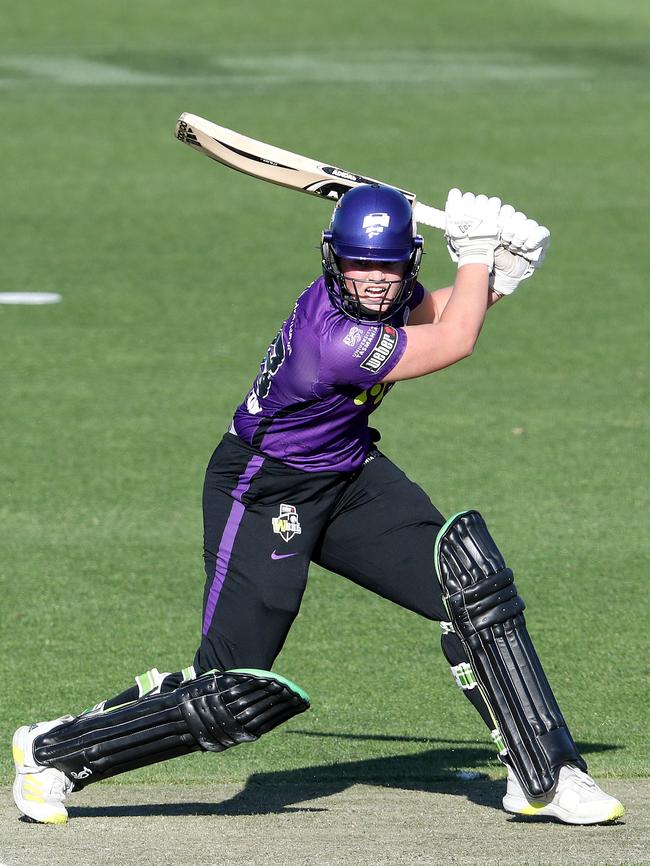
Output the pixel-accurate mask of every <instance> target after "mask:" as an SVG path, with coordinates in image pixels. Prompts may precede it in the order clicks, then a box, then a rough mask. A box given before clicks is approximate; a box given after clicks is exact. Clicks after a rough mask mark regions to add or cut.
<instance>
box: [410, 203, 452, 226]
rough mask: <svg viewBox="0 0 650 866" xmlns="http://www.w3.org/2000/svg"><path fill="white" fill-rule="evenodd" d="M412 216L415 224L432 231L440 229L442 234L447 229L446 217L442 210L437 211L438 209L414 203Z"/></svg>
mask: <svg viewBox="0 0 650 866" xmlns="http://www.w3.org/2000/svg"><path fill="white" fill-rule="evenodd" d="M413 216H414V217H415V221H416V223H422V224H423V225H425V226H431V227H432V228H434V229H441V230H442V231H443V232H444V230H445V229H446V228H447V216H446V214H445V212H444V210H438V208H436V207H430V206H429V205H428V204H422V202H420V201H416V202H415V206H414V207H413Z"/></svg>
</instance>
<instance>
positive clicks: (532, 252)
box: [490, 204, 551, 295]
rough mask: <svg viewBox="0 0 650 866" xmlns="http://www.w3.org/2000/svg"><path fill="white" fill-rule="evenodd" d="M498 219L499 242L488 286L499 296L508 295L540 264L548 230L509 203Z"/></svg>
mask: <svg viewBox="0 0 650 866" xmlns="http://www.w3.org/2000/svg"><path fill="white" fill-rule="evenodd" d="M498 222H499V229H500V232H501V244H500V246H499V247H497V249H496V250H495V253H494V269H493V271H492V273H491V274H490V288H492V289H494V291H495V292H498V293H499V294H500V295H511V294H512V293H513V292H514V291H515V289H516V288H517V286H518V285H519V283H520V282H521V281H522V280H527V279H528V278H529V277H531V276H532V275H533V274H534V273H535V271H536V270H537V268H539V267H540V266H541V264H542V262H543V261H544V256H545V255H546V251H547V249H548V247H549V244H550V242H551V233H550V232H549V230H548V229H547V228H546V226H540V224H539V223H538V222H536V221H535V220H531V219H528V217H527V216H526V214H523V213H521V211H516V210H515V209H514V208H513V207H512V205H509V204H504V205H503V207H502V208H501V210H500V211H499V219H498Z"/></svg>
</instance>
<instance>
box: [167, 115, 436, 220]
mask: <svg viewBox="0 0 650 866" xmlns="http://www.w3.org/2000/svg"><path fill="white" fill-rule="evenodd" d="M175 133H176V138H178V140H179V141H182V142H183V143H184V144H188V145H189V146H190V147H193V148H194V149H195V150H198V151H199V152H200V153H203V154H205V155H206V156H209V157H210V158H211V159H215V160H216V161H217V162H220V163H222V164H223V165H227V166H228V167H229V168H234V169H236V170H237V171H241V172H243V173H244V174H250V175H251V177H258V178H261V179H262V180H267V181H269V183H276V184H278V185H279V186H286V187H289V189H297V190H301V191H302V192H306V193H308V194H309V195H315V196H319V197H320V198H325V199H329V200H330V201H338V200H339V199H340V198H341V196H342V195H343V194H344V193H345V192H347V191H348V190H349V189H352V188H353V187H355V186H359V185H360V184H364V183H384V181H378V180H376V179H375V178H372V177H364V176H363V175H360V174H355V173H354V172H352V171H347V169H343V168H337V167H336V166H335V165H329V164H328V163H325V162H318V161H317V160H315V159H309V157H307V156H300V155H299V154H297V153H291V152H290V151H288V150H282V149H281V148H279V147H273V145H271V144H265V143H264V142H262V141H256V140H255V139H254V138H248V136H246V135H241V133H239V132H234V131H233V130H232V129H226V128H225V127H223V126H218V125H217V124H216V123H212V122H211V121H209V120H206V119H205V118H204V117H199V116H198V115H196V114H188V113H187V112H184V113H183V114H181V116H180V117H179V119H178V121H177V122H176V129H175ZM386 185H387V186H393V187H394V189H398V190H399V191H400V192H401V193H403V194H404V195H405V196H406V198H407V199H408V200H409V201H410V202H411V204H412V206H413V216H414V217H415V221H416V222H417V223H422V224H423V225H426V226H432V227H433V228H436V229H442V230H443V231H444V229H445V223H446V217H445V212H444V211H442V210H438V209H437V208H434V207H430V206H429V205H425V204H422V203H421V202H419V201H417V200H416V195H415V193H413V192H408V191H407V190H405V189H400V187H395V186H394V184H386Z"/></svg>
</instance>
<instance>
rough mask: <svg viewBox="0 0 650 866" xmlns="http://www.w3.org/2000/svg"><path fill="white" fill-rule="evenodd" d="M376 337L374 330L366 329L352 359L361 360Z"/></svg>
mask: <svg viewBox="0 0 650 866" xmlns="http://www.w3.org/2000/svg"><path fill="white" fill-rule="evenodd" d="M376 335H377V331H376V330H375V329H374V328H368V330H367V331H366V332H365V334H364V335H363V337H362V338H361V342H360V343H359V345H358V346H357V348H356V349H355V350H354V352H353V353H352V357H353V358H363V356H364V355H365V354H366V349H367V348H368V346H369V345H370V344H371V343H372V339H373V337H375V336H376Z"/></svg>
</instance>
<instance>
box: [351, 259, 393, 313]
mask: <svg viewBox="0 0 650 866" xmlns="http://www.w3.org/2000/svg"><path fill="white" fill-rule="evenodd" d="M340 267H341V273H342V274H343V276H344V277H345V284H346V288H347V290H348V291H349V292H350V294H351V295H353V296H354V295H358V297H359V301H361V303H362V305H363V306H364V307H366V308H367V309H370V310H373V309H380V308H381V307H385V306H386V304H387V303H389V302H390V301H392V300H393V298H394V297H395V296H396V295H397V293H398V292H399V290H400V285H401V281H402V278H403V277H404V274H405V272H406V262H376V261H369V260H366V259H341V265H340Z"/></svg>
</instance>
